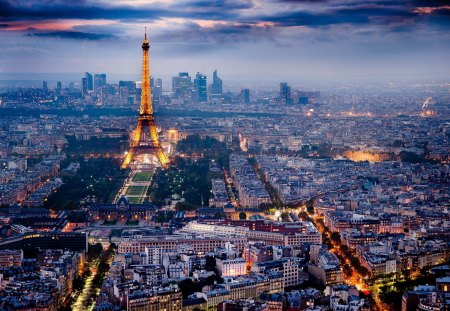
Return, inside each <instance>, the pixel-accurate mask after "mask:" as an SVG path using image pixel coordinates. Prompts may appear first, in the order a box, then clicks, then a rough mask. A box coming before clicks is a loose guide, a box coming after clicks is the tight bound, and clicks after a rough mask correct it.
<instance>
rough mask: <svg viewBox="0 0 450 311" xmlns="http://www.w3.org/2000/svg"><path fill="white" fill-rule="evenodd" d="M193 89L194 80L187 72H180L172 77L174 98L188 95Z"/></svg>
mask: <svg viewBox="0 0 450 311" xmlns="http://www.w3.org/2000/svg"><path fill="white" fill-rule="evenodd" d="M191 89H192V80H191V77H190V76H189V73H187V72H180V73H179V74H178V76H175V77H173V78H172V93H173V97H174V98H180V97H184V98H185V97H187V96H188V95H190V93H191Z"/></svg>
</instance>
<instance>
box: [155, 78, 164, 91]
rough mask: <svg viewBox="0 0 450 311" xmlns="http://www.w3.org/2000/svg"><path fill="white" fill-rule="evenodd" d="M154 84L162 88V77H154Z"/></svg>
mask: <svg viewBox="0 0 450 311" xmlns="http://www.w3.org/2000/svg"><path fill="white" fill-rule="evenodd" d="M154 86H159V87H160V88H161V89H162V79H161V78H158V79H155V84H154Z"/></svg>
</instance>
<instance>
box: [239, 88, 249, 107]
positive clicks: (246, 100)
mask: <svg viewBox="0 0 450 311" xmlns="http://www.w3.org/2000/svg"><path fill="white" fill-rule="evenodd" d="M241 100H242V103H244V104H250V90H249V89H243V90H241Z"/></svg>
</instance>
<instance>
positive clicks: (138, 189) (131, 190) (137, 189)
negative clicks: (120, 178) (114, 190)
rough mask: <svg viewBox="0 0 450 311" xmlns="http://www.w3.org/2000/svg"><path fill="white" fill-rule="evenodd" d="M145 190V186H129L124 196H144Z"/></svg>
mask: <svg viewBox="0 0 450 311" xmlns="http://www.w3.org/2000/svg"><path fill="white" fill-rule="evenodd" d="M146 190H147V187H145V186H130V187H128V189H127V192H126V193H125V195H127V196H128V195H129V196H144V195H145V192H146Z"/></svg>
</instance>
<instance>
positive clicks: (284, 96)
mask: <svg viewBox="0 0 450 311" xmlns="http://www.w3.org/2000/svg"><path fill="white" fill-rule="evenodd" d="M280 98H281V100H282V101H283V102H284V103H285V104H290V103H292V98H291V87H290V86H289V85H288V84H287V83H286V82H282V83H280Z"/></svg>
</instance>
